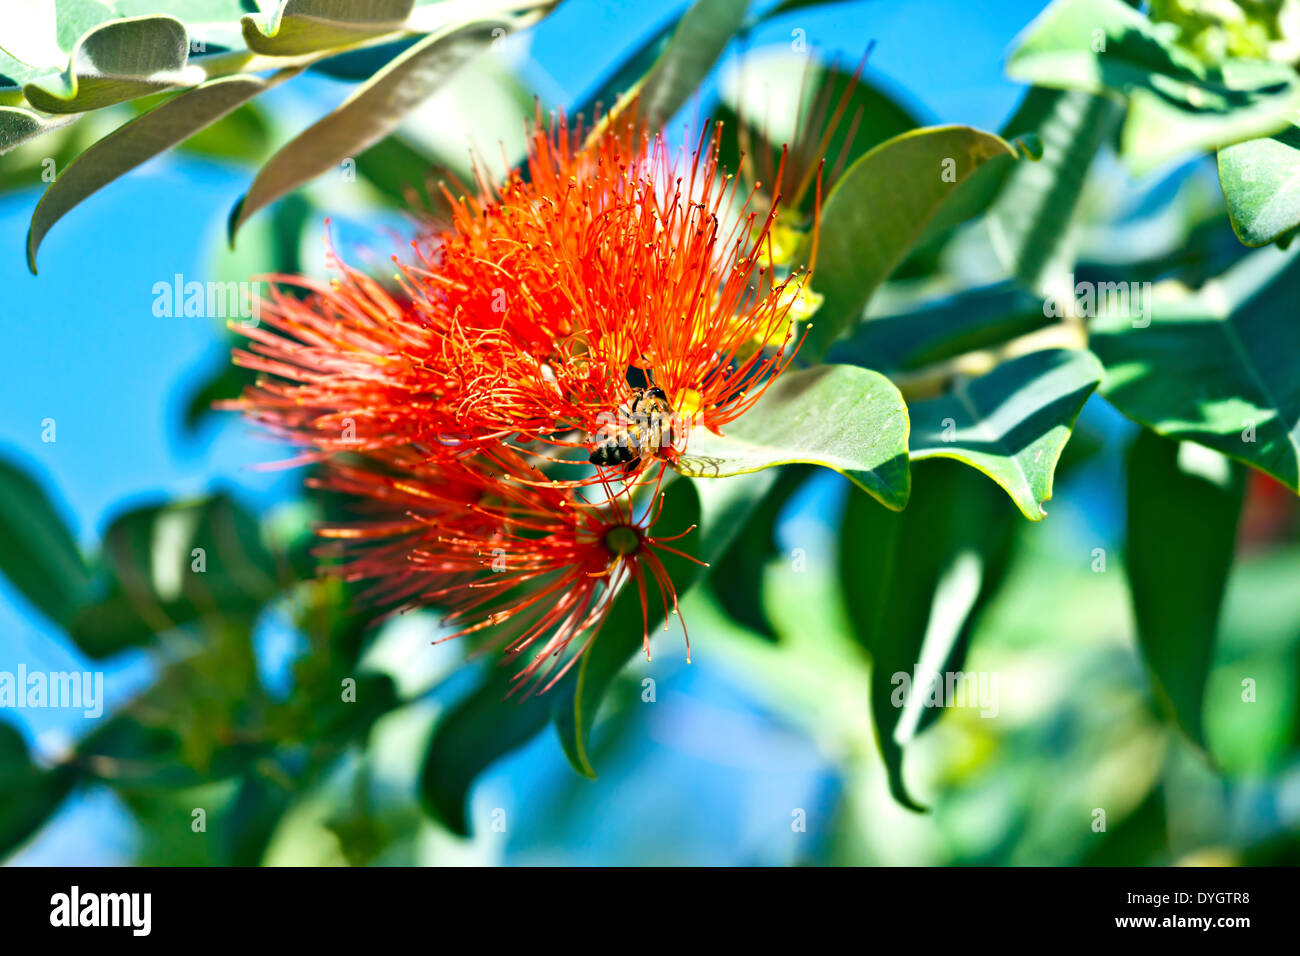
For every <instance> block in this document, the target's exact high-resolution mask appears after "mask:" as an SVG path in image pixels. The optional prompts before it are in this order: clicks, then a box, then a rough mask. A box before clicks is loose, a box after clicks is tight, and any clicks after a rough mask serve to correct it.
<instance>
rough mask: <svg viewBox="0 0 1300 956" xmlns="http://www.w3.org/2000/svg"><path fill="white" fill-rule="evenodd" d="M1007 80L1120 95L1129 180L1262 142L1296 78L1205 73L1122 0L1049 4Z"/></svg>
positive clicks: (1227, 67)
mask: <svg viewBox="0 0 1300 956" xmlns="http://www.w3.org/2000/svg"><path fill="white" fill-rule="evenodd" d="M1007 72H1008V73H1009V74H1010V75H1011V76H1012V77H1013V78H1015V79H1019V80H1024V81H1026V82H1030V83H1034V84H1037V85H1039V86H1048V87H1054V88H1058V89H1074V90H1083V91H1085V92H1089V93H1102V92H1106V91H1110V92H1114V93H1122V94H1124V95H1127V96H1129V97H1130V109H1129V116H1128V119H1127V121H1126V122H1125V125H1124V134H1123V152H1124V155H1125V156H1126V157H1127V158H1128V159H1129V160H1130V162H1131V163H1132V165H1133V166H1134V169H1135V171H1136V172H1145V171H1147V170H1149V169H1152V168H1154V167H1155V166H1157V165H1159V164H1160V163H1162V162H1164V161H1166V160H1168V159H1171V158H1173V157H1176V156H1179V155H1182V154H1184V153H1187V152H1191V151H1195V150H1201V149H1212V148H1216V147H1221V146H1227V145H1230V144H1231V143H1234V142H1239V141H1241V140H1244V139H1250V138H1253V137H1256V136H1263V135H1268V134H1270V133H1272V132H1275V131H1277V130H1280V129H1282V128H1283V127H1284V126H1285V125H1286V122H1287V121H1286V115H1287V113H1288V112H1289V111H1292V110H1294V109H1295V108H1296V107H1297V106H1300V78H1297V76H1296V74H1295V72H1294V71H1293V70H1291V69H1290V68H1289V67H1287V66H1286V65H1285V64H1282V63H1270V62H1268V61H1263V60H1259V61H1255V60H1227V61H1225V62H1224V63H1223V64H1222V65H1221V66H1218V67H1206V66H1204V65H1203V64H1201V63H1200V62H1199V61H1198V60H1196V59H1195V58H1194V57H1193V56H1192V55H1191V53H1189V52H1187V51H1185V50H1183V49H1181V48H1180V47H1178V46H1177V45H1176V44H1174V43H1173V42H1171V41H1170V40H1169V39H1168V34H1167V33H1166V32H1164V31H1161V30H1158V29H1157V28H1156V27H1155V26H1154V25H1153V24H1152V23H1151V22H1150V21H1149V20H1148V19H1147V18H1146V17H1145V16H1144V15H1143V14H1141V13H1140V12H1138V11H1137V10H1134V9H1133V8H1132V7H1131V6H1129V5H1128V4H1126V3H1124V2H1123V0H1056V2H1055V3H1053V4H1052V5H1051V6H1049V7H1048V8H1047V10H1045V11H1044V12H1043V13H1042V14H1041V15H1040V16H1039V17H1038V18H1037V19H1036V20H1035V21H1034V22H1033V23H1032V24H1030V25H1029V27H1028V28H1026V30H1025V33H1024V35H1023V37H1022V40H1021V42H1020V45H1019V46H1018V47H1017V49H1016V50H1015V52H1014V53H1013V54H1012V55H1011V58H1010V59H1009V60H1008V62H1007Z"/></svg>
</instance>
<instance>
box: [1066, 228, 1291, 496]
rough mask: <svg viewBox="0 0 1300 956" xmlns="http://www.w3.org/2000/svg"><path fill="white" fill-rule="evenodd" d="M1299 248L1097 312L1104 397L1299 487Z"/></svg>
mask: <svg viewBox="0 0 1300 956" xmlns="http://www.w3.org/2000/svg"><path fill="white" fill-rule="evenodd" d="M1297 255H1300V248H1293V249H1292V250H1290V251H1289V252H1286V253H1283V252H1279V251H1278V250H1276V249H1261V250H1259V251H1258V252H1254V253H1251V254H1250V255H1248V256H1247V257H1246V258H1245V259H1243V260H1241V262H1239V263H1238V264H1237V265H1235V266H1233V267H1232V268H1231V269H1230V270H1229V271H1228V272H1226V273H1224V274H1223V275H1222V276H1221V277H1220V278H1218V279H1215V280H1212V281H1211V282H1208V283H1206V284H1205V285H1204V286H1203V287H1202V288H1200V289H1198V290H1196V291H1194V292H1193V291H1188V290H1186V289H1184V288H1182V287H1175V286H1172V285H1171V286H1168V287H1166V286H1164V285H1157V286H1156V287H1155V289H1154V291H1153V294H1152V296H1151V297H1150V298H1151V301H1149V302H1147V303H1145V306H1144V308H1143V309H1141V310H1140V313H1141V314H1138V310H1136V309H1135V308H1133V307H1131V308H1130V309H1129V310H1128V311H1122V310H1119V309H1116V310H1112V311H1110V312H1108V313H1107V314H1106V315H1105V316H1102V317H1100V318H1098V320H1097V321H1096V322H1095V323H1094V326H1093V334H1092V338H1091V346H1092V349H1093V351H1095V352H1096V353H1097V356H1098V357H1099V358H1100V359H1101V360H1102V362H1103V363H1104V364H1105V366H1106V385H1105V388H1104V389H1103V394H1104V395H1105V396H1106V399H1107V400H1108V401H1110V402H1111V404H1113V405H1114V406H1115V407H1116V408H1118V409H1119V410H1120V411H1121V412H1123V413H1124V414H1125V415H1127V416H1128V417H1129V418H1132V419H1133V420H1134V421H1137V422H1140V423H1141V424H1143V425H1146V426H1147V427H1148V428H1151V429H1153V430H1155V431H1156V432H1158V433H1159V434H1161V435H1164V436H1165V437H1167V438H1180V439H1186V440H1189V441H1195V442H1199V443H1201V444H1202V445H1207V446H1209V447H1210V448H1213V449H1215V450H1216V451H1220V452H1222V453H1223V454H1225V455H1227V456H1228V457H1230V458H1236V459H1237V460H1239V461H1243V462H1245V463H1246V464H1248V465H1251V466H1252V467H1255V468H1258V469H1260V470H1261V471H1265V472H1267V473H1268V474H1270V475H1272V476H1273V477H1274V478H1276V479H1277V480H1278V481H1281V482H1282V483H1283V484H1285V485H1286V486H1287V487H1288V488H1291V489H1292V490H1293V491H1297V490H1300V323H1297V322H1296V315H1295V303H1296V301H1297V296H1300V265H1298V264H1297Z"/></svg>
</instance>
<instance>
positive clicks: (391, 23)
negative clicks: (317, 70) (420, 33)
mask: <svg viewBox="0 0 1300 956" xmlns="http://www.w3.org/2000/svg"><path fill="white" fill-rule="evenodd" d="M414 6H415V3H414V0H371V2H369V3H365V4H359V3H356V2H355V0H282V2H281V3H280V5H279V6H278V7H277V8H276V10H275V12H274V13H273V14H272V15H271V16H269V17H268V16H266V15H265V14H256V13H250V14H248V15H246V16H245V17H244V18H243V19H242V21H241V25H242V29H243V34H244V42H245V43H246V44H247V45H248V48H249V49H250V50H252V51H253V52H254V53H260V54H262V55H263V56H296V55H299V54H303V53H316V52H318V51H320V50H333V49H335V48H337V47H343V46H351V45H352V44H354V43H359V42H361V41H363V40H369V39H373V38H375V37H379V36H383V35H384V34H387V33H392V32H394V31H395V30H399V29H401V27H402V24H403V23H405V22H406V19H407V18H408V17H409V16H410V15H411V8H412V7H414Z"/></svg>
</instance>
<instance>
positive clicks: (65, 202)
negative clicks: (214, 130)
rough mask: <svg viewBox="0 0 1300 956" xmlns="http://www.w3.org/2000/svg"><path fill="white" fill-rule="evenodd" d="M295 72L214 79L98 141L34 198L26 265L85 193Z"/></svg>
mask: <svg viewBox="0 0 1300 956" xmlns="http://www.w3.org/2000/svg"><path fill="white" fill-rule="evenodd" d="M297 72H298V70H297V69H293V70H282V71H281V72H279V73H277V74H275V75H273V76H272V77H270V78H268V79H262V78H261V77H258V76H228V77H223V78H221V79H217V80H212V81H210V82H208V83H204V84H203V85H202V86H198V87H196V88H194V89H192V90H187V91H185V92H184V93H181V94H179V95H178V96H174V97H172V98H171V99H169V100H167V101H166V102H165V103H162V104H160V105H158V106H156V107H154V108H153V109H152V110H150V111H149V112H147V113H145V114H143V115H142V116H139V117H137V118H136V119H134V120H132V121H131V122H129V123H125V124H124V125H122V126H119V127H118V128H117V129H115V130H114V131H113V132H111V133H109V134H108V135H107V136H105V137H104V138H103V139H101V140H100V141H99V142H97V143H95V145H93V146H91V147H90V148H89V149H87V150H86V151H85V152H84V153H82V154H81V155H80V156H78V157H77V158H76V159H75V160H73V162H72V163H71V164H70V165H69V166H68V167H67V168H66V169H64V170H63V172H62V173H60V174H59V177H58V178H57V179H55V180H54V182H52V183H51V184H50V186H49V188H48V189H46V190H45V195H43V196H42V197H41V201H40V202H39V203H37V204H36V209H35V210H34V211H33V212H32V222H31V226H30V228H29V229H28V232H27V267H28V268H29V269H31V271H32V272H33V273H35V272H36V251H37V249H39V248H40V245H41V242H42V240H43V239H44V238H45V235H46V233H48V232H49V230H50V228H51V227H52V226H53V225H54V224H55V223H56V222H58V221H59V219H61V218H62V217H63V216H64V215H66V214H67V213H68V212H69V211H70V210H71V209H72V208H73V207H74V206H76V205H77V204H78V203H80V202H81V201H82V200H83V199H85V198H86V197H87V196H90V195H92V194H93V193H95V192H96V191H98V190H100V189H102V188H103V187H104V186H106V185H108V184H109V183H110V182H112V181H113V180H115V179H117V178H118V177H119V176H122V175H123V174H124V173H127V172H129V171H130V170H132V169H135V168H136V167H137V166H139V165H140V164H141V163H143V162H145V161H146V160H149V159H152V158H153V157H154V156H157V155H159V154H160V153H163V152H165V151H166V150H168V149H170V148H171V147H172V146H175V145H176V144H178V143H181V142H183V141H185V140H186V139H188V138H189V137H190V136H192V135H194V134H195V133H196V132H198V131H199V130H201V129H203V128H204V127H205V126H208V125H210V124H212V123H215V122H216V121H217V120H219V119H221V117H223V116H225V115H227V114H228V113H231V112H232V111H234V110H235V109H238V108H239V107H240V106H242V105H243V104H244V103H247V102H248V101H249V100H251V99H252V98H253V97H255V96H257V95H258V94H259V93H262V92H264V91H265V90H267V89H269V88H271V87H272V86H274V85H275V84H276V83H279V82H281V81H282V80H285V79H287V78H288V77H290V76H293V75H296V74H297Z"/></svg>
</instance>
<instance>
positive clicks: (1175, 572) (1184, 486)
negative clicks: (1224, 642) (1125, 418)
mask: <svg viewBox="0 0 1300 956" xmlns="http://www.w3.org/2000/svg"><path fill="white" fill-rule="evenodd" d="M1189 452H1191V453H1194V454H1190V455H1189V454H1188V453H1189ZM1244 486H1245V481H1244V470H1243V469H1242V468H1241V467H1240V466H1238V465H1235V464H1233V463H1232V462H1231V461H1229V460H1228V459H1227V458H1225V457H1224V456H1222V455H1220V454H1218V453H1217V452H1213V451H1209V450H1207V449H1204V448H1202V447H1200V446H1197V445H1192V444H1190V443H1187V442H1183V443H1179V442H1173V441H1168V440H1166V439H1164V438H1161V437H1160V436H1158V435H1156V434H1154V433H1153V432H1150V431H1147V430H1146V429H1143V430H1142V432H1141V433H1140V434H1139V435H1138V437H1137V440H1136V441H1135V442H1134V445H1133V448H1132V449H1131V450H1130V452H1129V456H1128V539H1127V549H1126V552H1125V556H1124V565H1125V569H1126V571H1127V573H1128V579H1129V588H1130V590H1131V592H1132V597H1133V611H1134V617H1135V619H1136V622H1137V631H1138V644H1139V646H1140V647H1141V648H1142V656H1143V658H1144V659H1145V660H1146V662H1147V666H1148V667H1149V668H1150V670H1151V674H1152V677H1153V679H1154V681H1155V684H1156V687H1157V690H1158V692H1159V696H1160V698H1161V701H1162V702H1163V703H1164V705H1165V707H1166V709H1167V710H1168V711H1169V712H1170V714H1171V716H1173V717H1174V719H1175V720H1176V721H1177V722H1178V724H1179V725H1180V726H1181V727H1182V728H1183V729H1184V730H1186V732H1187V733H1188V735H1189V736H1190V737H1191V738H1192V739H1193V740H1195V741H1196V742H1197V743H1200V744H1202V745H1204V742H1205V740H1204V736H1205V735H1204V729H1203V725H1202V719H1201V713H1202V709H1203V705H1204V698H1205V681H1206V678H1207V677H1208V676H1209V673H1210V663H1211V660H1212V659H1213V656H1214V642H1215V634H1216V632H1217V630H1218V618H1219V606H1220V604H1221V603H1222V601H1223V592H1224V588H1225V586H1226V584H1227V580H1228V570H1229V568H1230V567H1231V565H1232V556H1233V546H1234V541H1235V538H1236V532H1237V517H1238V515H1239V514H1240V512H1241V500H1242V490H1243V488H1244Z"/></svg>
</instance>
